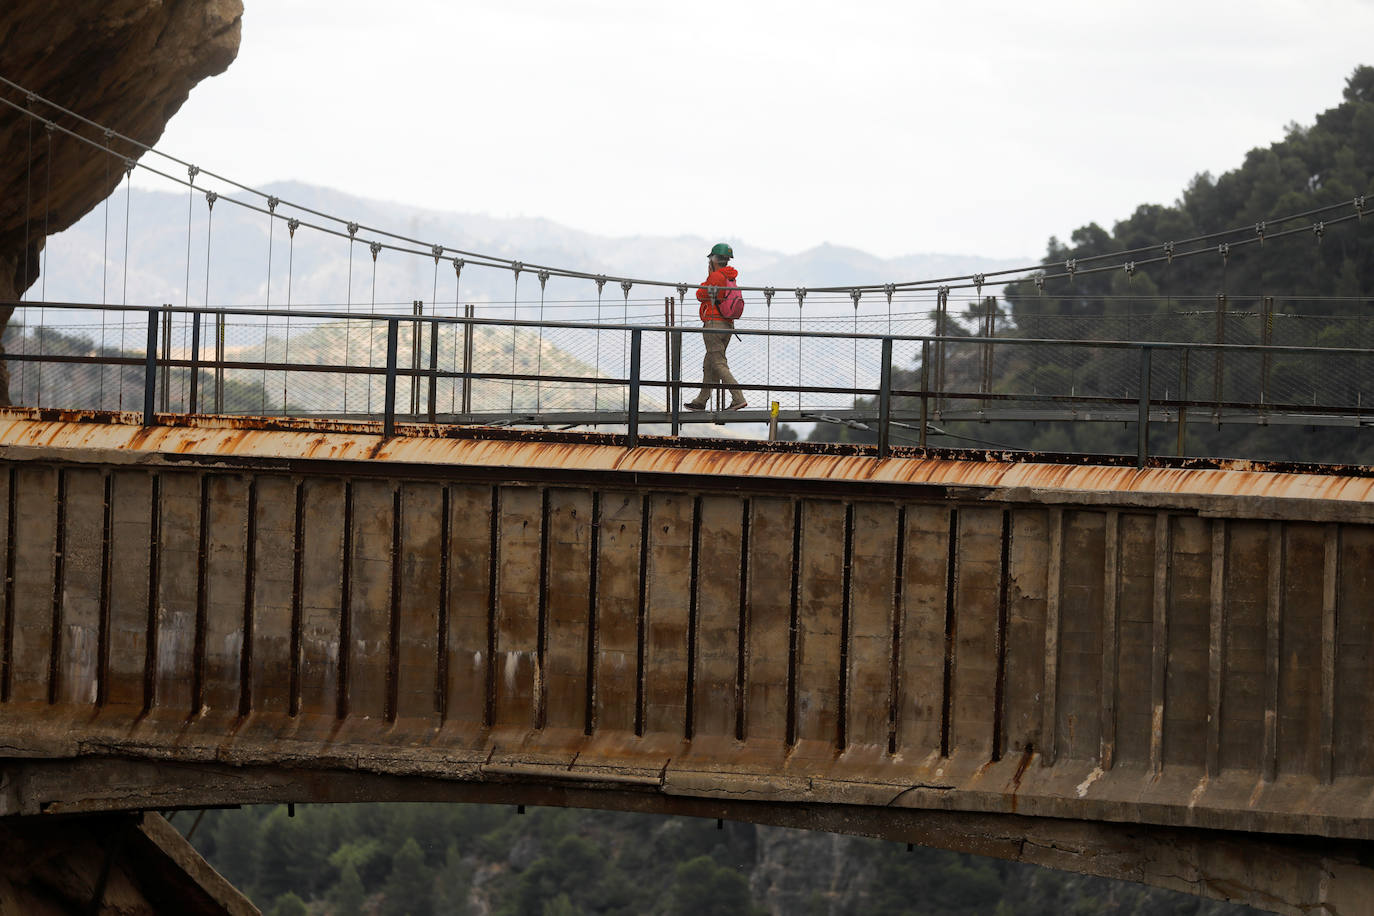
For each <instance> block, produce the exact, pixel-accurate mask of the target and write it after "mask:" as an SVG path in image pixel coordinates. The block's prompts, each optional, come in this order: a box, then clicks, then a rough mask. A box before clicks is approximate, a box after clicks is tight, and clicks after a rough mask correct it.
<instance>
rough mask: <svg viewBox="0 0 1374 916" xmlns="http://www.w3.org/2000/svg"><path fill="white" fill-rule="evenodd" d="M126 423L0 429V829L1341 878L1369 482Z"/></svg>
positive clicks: (454, 431) (1271, 472)
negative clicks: (552, 816)
mask: <svg viewBox="0 0 1374 916" xmlns="http://www.w3.org/2000/svg"><path fill="white" fill-rule="evenodd" d="M141 420H142V418H141V417H139V416H136V415H120V414H112V413H96V412H71V411H60V410H39V409H19V408H16V409H10V410H7V411H4V412H3V413H0V462H3V464H2V465H0V515H3V518H0V537H3V543H2V544H0V558H3V562H4V563H5V570H6V575H5V584H4V589H3V594H2V597H0V600H3V605H2V606H0V613H2V615H3V616H0V621H2V624H3V645H2V655H0V664H2V665H3V668H0V734H3V735H4V746H5V749H4V759H3V761H0V773H2V774H3V781H2V782H0V814H27V815H34V814H49V815H55V814H71V813H90V812H102V811H122V810H138V809H169V808H177V807H203V806H211V805H225V804H247V803H260V802H285V801H289V802H309V801H357V800H386V799H396V800H405V799H409V800H418V799H428V800H460V801H485V802H512V803H522V804H523V803H528V804H546V805H573V806H587V807H603V808H620V809H628V810H637V811H654V812H665V813H681V814H689V815H696V816H706V817H722V818H734V819H741V820H749V821H754V822H758V823H772V824H789V825H796V826H805V827H812V828H817V829H824V830H832V831H839V832H853V833H862V834H869V835H874V836H880V837H886V838H889V839H893V840H898V841H906V842H915V843H922V844H928V845H936V846H942V847H946V848H951V849H958V850H964V851H970V852H976V853H981V854H986V855H993V856H1000V857H1004V858H1009V859H1016V860H1020V861H1026V862H1033V863H1038V864H1043V865H1050V866H1054V867H1059V868H1067V869H1073V870H1078V871H1083V872H1087V873H1090V874H1100V875H1107V876H1112V877H1124V878H1129V879H1132V880H1136V881H1143V882H1146V883H1150V884H1155V885H1159V886H1163V887H1170V888H1174V889H1179V890H1186V891H1191V892H1193V893H1197V894H1202V895H1206V896H1211V897H1218V898H1224V899H1232V900H1238V901H1242V902H1246V903H1250V904H1253V905H1256V906H1262V907H1267V908H1270V909H1274V910H1276V911H1278V912H1286V913H1313V912H1323V911H1325V912H1329V913H1342V914H1346V913H1356V912H1363V911H1364V910H1363V909H1362V908H1363V907H1364V906H1366V904H1367V901H1368V899H1369V894H1370V891H1371V889H1374V884H1372V883H1371V872H1370V870H1369V869H1368V868H1367V867H1366V865H1365V864H1364V863H1365V862H1367V861H1368V856H1369V854H1370V851H1371V848H1372V847H1371V845H1370V841H1371V839H1374V755H1372V754H1371V744H1372V743H1374V729H1371V724H1374V670H1371V668H1370V665H1369V652H1370V646H1371V642H1374V602H1372V601H1371V599H1370V594H1371V593H1374V589H1372V588H1371V582H1370V576H1371V572H1370V570H1371V569H1374V502H1371V495H1374V472H1371V471H1370V470H1369V469H1366V468H1337V467H1310V466H1308V467H1301V466H1291V467H1284V466H1276V465H1261V464H1256V463H1246V462H1232V463H1225V462H1220V463H1219V462H1207V461H1198V460H1153V461H1152V463H1151V466H1149V467H1146V468H1137V467H1135V466H1134V464H1135V462H1134V460H1132V459H1130V458H1124V459H1117V460H1110V459H1101V460H1092V459H1081V458H1080V459H1077V460H1072V461H1069V460H1059V461H1054V460H1051V459H1050V458H1047V457H1045V456H1034V455H1025V454H1022V455H1019V456H1009V455H1002V454H998V453H987V452H977V453H959V452H947V451H937V450H924V449H901V448H895V447H893V448H891V449H889V451H890V456H889V457H886V458H879V457H877V454H876V449H875V448H874V447H869V446H853V445H846V446H824V445H810V444H796V443H763V442H753V443H739V442H730V443H726V442H720V441H704V440H696V441H685V440H678V439H657V438H652V437H640V440H639V443H638V445H637V447H634V448H627V447H626V441H625V437H623V436H612V435H595V434H576V433H567V434H557V433H548V432H533V431H517V430H492V429H474V428H454V427H438V426H431V425H422V424H415V425H408V424H405V423H397V424H395V427H394V429H393V430H392V432H393V433H394V435H392V436H391V437H384V436H383V435H382V434H381V433H382V430H381V427H380V424H379V423H349V422H341V421H332V422H331V421H322V420H318V419H314V420H306V419H296V420H292V419H263V418H244V417H200V418H188V417H177V416H170V415H166V416H158V417H156V420H157V422H156V423H155V424H154V425H151V426H146V425H143V424H142V422H141ZM1323 907H1324V908H1325V910H1323V909H1322V908H1323Z"/></svg>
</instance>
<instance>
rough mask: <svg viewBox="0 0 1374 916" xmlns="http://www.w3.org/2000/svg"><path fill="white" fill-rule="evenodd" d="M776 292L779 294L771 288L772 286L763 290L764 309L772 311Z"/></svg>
mask: <svg viewBox="0 0 1374 916" xmlns="http://www.w3.org/2000/svg"><path fill="white" fill-rule="evenodd" d="M776 292H777V290H775V289H774V288H773V287H771V286H765V287H764V288H763V304H764V308H770V309H771V308H772V307H773V294H774V293H776Z"/></svg>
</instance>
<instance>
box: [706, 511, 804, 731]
mask: <svg viewBox="0 0 1374 916" xmlns="http://www.w3.org/2000/svg"><path fill="white" fill-rule="evenodd" d="M749 507H750V513H749V547H748V561H747V562H748V582H747V584H746V587H745V588H746V596H747V597H746V604H747V606H748V620H747V622H746V630H745V648H744V650H743V651H744V655H745V681H744V691H745V695H744V736H745V738H747V739H748V740H751V741H752V740H754V739H759V740H766V741H785V740H786V739H787V737H788V733H789V724H788V716H789V714H790V713H791V712H792V711H791V710H790V709H789V705H788V699H789V680H790V678H791V669H792V664H793V662H792V659H791V640H790V634H789V632H788V630H789V627H791V625H792V569H793V565H792V564H793V562H794V560H793V556H792V545H793V533H794V526H795V518H796V513H797V512H798V511H799V507H798V504H797V503H795V502H794V501H793V500H788V499H778V498H772V497H768V498H755V499H751V500H750V501H749ZM702 542H703V548H702V553H703V561H702V562H703V565H702V569H705V568H706V566H705V547H704V544H705V543H706V530H705V527H704V526H703V530H702ZM699 575H700V574H699ZM736 594H738V593H736ZM738 600H739V599H738V598H736V599H735V601H736V604H737V605H738ZM703 623H704V620H703ZM703 633H704V631H703ZM704 639H705V637H704V635H703V642H704ZM704 713H705V710H704V709H702V708H701V706H700V704H699V705H698V709H697V717H698V721H699V722H700V721H701V716H702V715H703V714H704Z"/></svg>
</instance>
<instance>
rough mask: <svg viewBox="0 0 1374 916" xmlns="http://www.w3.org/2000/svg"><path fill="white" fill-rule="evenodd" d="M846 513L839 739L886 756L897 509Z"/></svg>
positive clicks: (871, 507)
mask: <svg viewBox="0 0 1374 916" xmlns="http://www.w3.org/2000/svg"><path fill="white" fill-rule="evenodd" d="M851 512H852V517H853V524H852V528H853V535H852V540H853V545H852V548H851V550H850V574H849V651H848V652H847V653H846V656H847V658H848V676H847V678H846V684H847V688H848V689H847V690H846V691H845V694H846V696H845V702H846V711H845V734H846V738H847V739H848V744H849V745H850V746H852V747H856V748H858V747H865V748H882V749H883V750H884V751H886V750H887V746H888V738H889V725H890V718H891V710H892V673H893V650H894V648H895V646H894V641H893V624H892V621H893V617H894V616H895V615H894V610H895V604H894V600H893V595H894V590H895V588H896V578H895V576H896V574H895V570H896V569H898V568H899V566H898V563H897V508H896V507H895V506H892V505H884V504H881V503H855V504H854V505H853V508H852V510H851ZM898 594H899V593H898Z"/></svg>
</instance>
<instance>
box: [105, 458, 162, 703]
mask: <svg viewBox="0 0 1374 916" xmlns="http://www.w3.org/2000/svg"><path fill="white" fill-rule="evenodd" d="M110 477H111V480H110V560H109V563H110V568H111V569H112V570H118V574H117V575H114V576H113V577H112V578H111V580H110V595H109V599H108V600H109V620H110V624H109V627H110V635H109V643H110V645H109V665H108V666H107V668H106V675H107V685H106V687H105V700H106V703H107V704H109V705H111V706H142V705H143V700H144V676H145V671H144V667H145V662H146V660H147V657H148V605H149V601H148V582H149V578H150V577H149V572H148V563H149V558H150V551H149V548H148V545H149V542H150V541H151V539H152V529H151V517H152V513H151V511H150V508H149V507H150V505H151V504H152V501H153V477H152V474H150V473H149V472H147V471H141V470H116V471H111V472H110Z"/></svg>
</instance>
